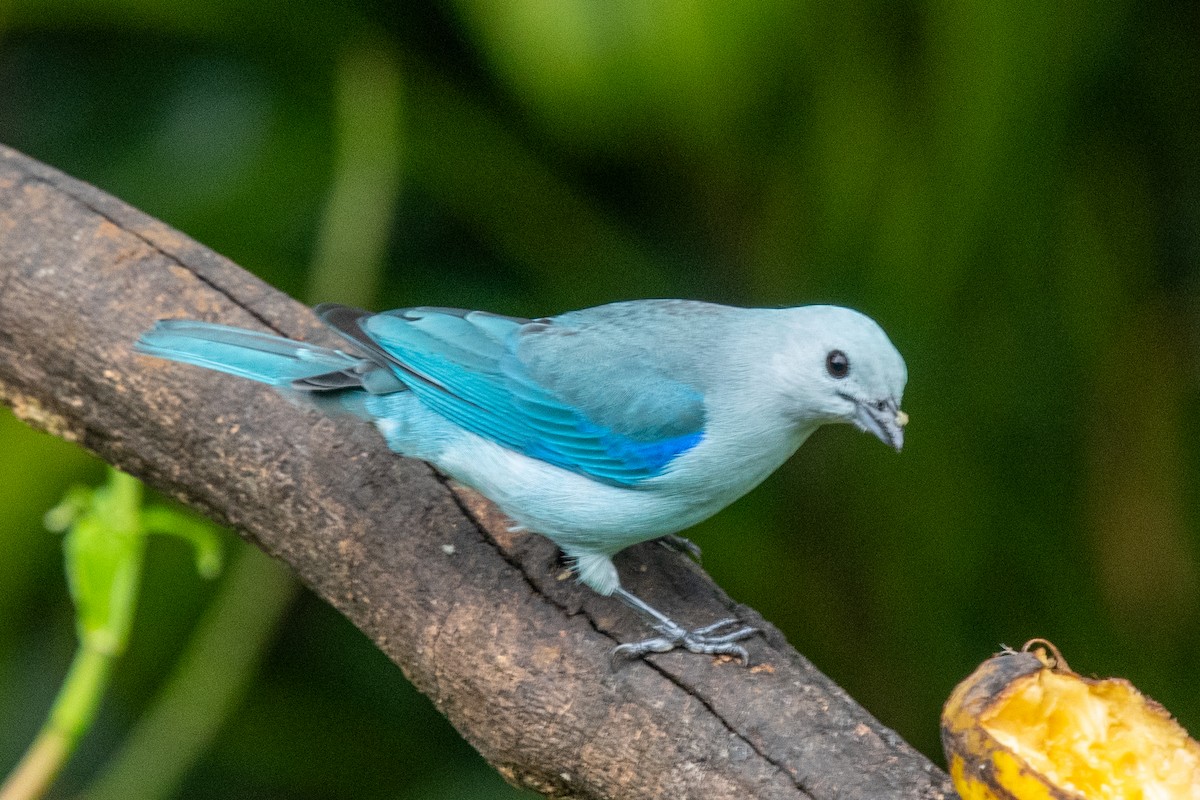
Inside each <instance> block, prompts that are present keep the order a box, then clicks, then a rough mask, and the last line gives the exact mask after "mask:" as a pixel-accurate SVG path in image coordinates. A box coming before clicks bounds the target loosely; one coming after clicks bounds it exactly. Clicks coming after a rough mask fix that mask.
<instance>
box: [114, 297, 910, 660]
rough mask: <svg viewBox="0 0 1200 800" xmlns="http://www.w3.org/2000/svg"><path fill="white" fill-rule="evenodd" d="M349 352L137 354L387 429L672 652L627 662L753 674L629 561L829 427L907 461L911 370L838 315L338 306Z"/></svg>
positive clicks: (150, 350)
mask: <svg viewBox="0 0 1200 800" xmlns="http://www.w3.org/2000/svg"><path fill="white" fill-rule="evenodd" d="M315 312H316V314H317V316H318V317H319V318H320V319H321V320H322V321H323V322H324V323H325V324H326V325H327V326H328V327H329V328H330V329H332V330H333V331H335V332H336V333H337V334H338V335H340V336H341V337H342V341H343V342H344V346H343V347H341V348H331V347H324V346H319V345H316V344H311V343H307V342H303V341H297V340H293V339H288V338H284V337H281V336H276V335H273V334H268V333H263V332H259V331H255V330H248V329H242V328H236V327H230V326H227V325H221V324H217V323H213V322H205V321H197V320H187V319H167V320H159V321H158V322H157V323H156V324H155V326H154V327H153V328H151V329H150V330H148V331H146V332H145V333H144V334H142V336H141V337H140V338H139V339H138V340H137V342H136V343H135V345H134V347H135V350H136V351H138V352H140V353H143V354H147V355H151V356H156V357H159V358H164V359H169V360H173V361H177V362H183V363H185V364H191V365H194V366H199V367H205V368H207V369H211V370H216V371H218V372H223V373H227V374H230V375H234V376H238V377H241V378H248V379H251V380H254V381H259V382H261V383H265V384H269V385H270V386H272V387H274V388H275V389H277V390H279V391H281V392H283V393H285V394H287V395H289V396H291V397H293V398H299V399H300V400H301V401H302V402H308V403H311V404H313V405H316V406H317V407H318V408H320V409H322V410H324V411H326V412H328V413H341V414H351V415H354V416H356V417H359V418H361V419H364V420H367V421H370V422H371V423H373V424H374V426H375V427H376V429H377V430H378V431H379V433H380V434H381V435H382V437H383V439H384V440H385V441H386V443H387V445H388V447H389V448H390V449H391V450H393V451H395V452H396V453H398V454H401V455H404V456H408V457H412V458H418V459H422V460H424V461H427V462H429V463H431V464H432V465H434V466H435V467H436V468H437V469H438V470H439V471H441V472H442V473H444V474H446V475H448V476H450V477H451V478H453V479H455V480H457V481H459V482H461V483H463V484H466V485H467V486H470V487H472V488H474V489H475V490H477V491H479V492H480V493H481V494H483V495H484V496H485V497H487V498H489V499H490V500H491V501H492V502H493V503H495V504H496V505H497V506H498V507H499V508H500V510H501V511H502V512H504V513H505V514H506V515H507V516H508V517H509V518H510V519H511V520H512V521H513V522H514V524H515V526H516V527H517V528H519V529H520V528H523V529H527V530H529V531H532V532H534V533H537V534H540V535H542V536H545V537H546V538H548V539H550V540H551V541H552V542H553V543H554V544H555V545H557V546H558V548H559V549H560V550H561V551H562V552H563V554H564V555H565V556H566V557H567V559H568V560H569V563H571V564H572V566H573V569H574V571H575V574H576V575H577V578H578V580H579V582H581V583H583V584H584V585H586V586H588V587H590V588H591V589H593V590H594V591H596V592H598V593H599V594H601V595H605V596H613V597H616V598H617V599H619V600H620V601H622V602H624V603H625V604H627V605H628V606H630V607H631V608H633V609H634V610H635V611H636V612H638V613H639V614H641V615H642V616H643V617H644V618H645V620H646V621H647V622H648V624H649V626H650V628H651V629H652V630H653V632H654V635H652V636H650V637H648V638H646V639H644V640H641V641H637V642H629V643H624V644H620V645H618V646H617V647H616V648H615V649H614V650H613V651H612V657H613V658H614V659H615V658H618V657H625V658H631V659H633V658H641V657H644V656H646V655H649V654H651V653H665V652H669V651H671V650H673V649H676V648H683V649H685V650H687V651H690V652H693V653H700V654H706V655H729V656H733V657H736V658H739V659H740V660H741V661H742V663H744V664H748V663H749V660H750V659H749V655H748V653H747V651H746V649H745V647H744V646H743V645H742V644H741V642H742V641H744V640H745V639H747V638H749V637H751V636H753V635H754V634H756V633H758V632H759V631H758V630H757V629H755V628H753V627H750V626H746V625H743V624H742V623H741V622H739V621H738V620H737V619H722V620H719V621H717V622H715V623H712V624H710V625H705V626H703V627H699V628H695V629H690V630H689V629H687V628H685V627H684V626H682V625H680V624H678V623H676V622H675V621H674V620H673V619H671V618H670V617H669V616H668V615H667V614H665V613H664V612H662V611H660V610H658V609H656V608H654V607H653V606H651V605H650V604H649V603H647V602H645V601H644V600H642V599H641V598H639V597H637V596H636V595H634V594H633V593H632V592H629V591H628V590H626V589H625V588H624V587H623V586H622V585H621V581H620V578H619V576H618V573H617V569H616V567H615V566H614V564H613V556H614V555H616V554H617V553H618V552H620V551H621V550H624V549H625V548H627V547H629V546H631V545H633V544H636V543H638V542H643V541H649V540H653V539H664V540H665V541H667V542H669V543H673V545H674V546H677V547H680V548H683V549H689V550H691V549H693V546H692V545H691V543H690V542H688V541H687V540H686V539H683V538H681V537H679V536H677V534H679V533H680V532H681V531H683V530H685V529H687V528H689V527H691V526H693V525H695V524H696V523H698V522H700V521H702V520H704V519H707V518H708V517H710V516H712V515H713V514H715V513H717V512H718V511H720V510H721V509H723V508H724V507H725V506H727V505H729V504H730V503H732V502H733V501H734V500H736V499H738V498H739V497H741V496H742V495H744V494H746V493H747V492H749V491H750V490H751V489H753V488H754V487H755V486H757V485H758V484H759V483H760V482H762V481H763V480H764V479H765V478H766V477H767V476H768V475H770V474H771V473H772V472H774V471H775V470H776V469H777V468H778V467H779V466H780V465H782V464H783V463H784V462H785V461H786V460H787V459H788V458H790V457H791V455H792V454H793V453H795V451H796V450H797V449H799V447H800V446H801V445H802V444H803V443H804V441H805V440H806V439H807V438H808V437H809V436H810V435H811V434H812V433H813V432H814V431H815V430H816V429H817V428H819V427H821V426H822V425H826V424H831V423H848V424H850V425H852V426H854V427H856V428H858V429H860V430H861V431H864V432H867V433H870V434H873V435H874V436H876V437H877V438H878V439H879V440H880V441H882V442H883V443H884V444H886V445H888V446H890V447H892V448H894V449H895V450H896V451H899V450H901V448H902V447H903V444H904V426H905V425H906V423H907V422H908V416H907V414H905V413H904V412H903V411H902V410H900V404H901V400H902V396H903V393H904V388H905V385H906V383H907V380H908V370H907V367H906V365H905V362H904V359H903V357H901V355H900V353H899V351H898V350H897V349H896V347H895V346H894V345H893V344H892V342H891V340H890V339H889V338H888V336H887V334H886V333H884V331H883V329H882V328H881V327H880V326H879V325H878V324H877V323H876V322H875V321H874V320H872V319H871V318H870V317H868V316H866V315H865V314H862V313H860V312H858V311H855V310H852V309H849V308H845V307H841V306H834V305H806V306H794V307H785V308H741V307H734V306H727V305H720V304H716V303H709V302H703V301H699V300H677V299H653V300H627V301H621V302H614V303H609V304H607V305H600V306H596V307H592V308H585V309H582V310H578V311H569V312H566V313H562V314H558V315H556V316H551V317H540V318H531V319H530V318H523V317H514V316H506V315H502V314H495V313H490V312H487V311H472V310H465V309H456V308H442V307H435V306H425V307H412V308H401V309H396V310H392V311H384V312H380V313H372V312H369V311H364V310H362V309H358V308H352V307H349V306H344V305H338V304H333V303H325V304H322V305H319V306H317V307H316V308H315Z"/></svg>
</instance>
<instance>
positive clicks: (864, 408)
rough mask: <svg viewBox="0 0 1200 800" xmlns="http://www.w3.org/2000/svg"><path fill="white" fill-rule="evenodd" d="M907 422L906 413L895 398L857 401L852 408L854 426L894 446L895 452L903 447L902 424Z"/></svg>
mask: <svg viewBox="0 0 1200 800" xmlns="http://www.w3.org/2000/svg"><path fill="white" fill-rule="evenodd" d="M907 424H908V414H905V413H904V412H903V411H901V410H900V409H899V408H898V407H897V406H896V401H895V400H883V401H878V402H874V403H872V402H869V401H865V400H864V401H859V402H858V405H857V407H856V408H855V410H854V426H855V427H856V428H858V429H859V430H860V431H865V432H867V433H873V434H875V436H876V437H878V439H879V441H881V442H883V443H884V444H886V445H888V446H889V447H894V448H896V452H897V453H898V452H900V450H901V448H903V447H904V426H905V425H907Z"/></svg>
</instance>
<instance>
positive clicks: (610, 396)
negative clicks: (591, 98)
mask: <svg viewBox="0 0 1200 800" xmlns="http://www.w3.org/2000/svg"><path fill="white" fill-rule="evenodd" d="M321 311H322V318H323V319H325V320H326V321H327V322H329V323H330V325H331V326H333V327H335V328H337V329H338V330H340V331H342V332H343V334H344V335H347V336H349V337H350V338H351V339H353V340H354V341H355V342H356V343H357V344H358V345H359V346H360V347H363V348H364V349H366V350H368V352H371V353H372V354H373V355H374V356H375V357H376V358H382V359H384V360H386V362H387V363H388V364H389V365H391V367H392V369H393V371H394V372H395V374H396V375H397V376H398V377H399V378H400V379H401V380H402V381H403V382H404V383H405V384H406V385H407V386H408V388H409V389H411V390H412V391H413V393H414V394H416V395H417V397H418V398H419V399H420V400H421V401H422V402H423V403H424V404H425V405H426V406H427V407H429V408H430V409H432V410H434V411H436V412H437V413H438V414H441V415H442V416H443V417H446V418H447V419H449V420H451V421H452V422H454V423H455V424H457V425H460V426H461V427H463V428H465V429H467V430H469V431H471V432H473V433H475V434H478V435H480V436H484V437H486V438H488V439H491V440H492V441H495V442H497V443H499V444H502V445H504V446H505V447H508V448H511V449H513V450H516V451H517V452H520V453H524V454H525V455H528V456H531V457H533V458H537V459H540V460H542V461H546V462H549V463H551V464H555V465H557V466H560V467H563V468H565V469H569V470H573V471H575V472H578V473H581V474H584V475H587V476H588V477H591V478H594V479H596V480H600V481H603V482H606V483H610V484H615V485H621V486H631V485H634V484H637V483H639V482H641V481H643V480H645V479H647V478H650V477H653V476H655V475H658V474H660V473H661V472H662V471H663V470H664V469H665V468H666V466H667V465H668V464H669V463H670V462H671V461H672V460H674V459H675V458H676V457H677V456H679V455H680V454H682V453H683V452H685V451H687V450H689V449H691V448H692V447H694V446H695V445H696V444H697V443H698V442H699V441H700V439H701V437H702V435H703V428H704V402H703V398H702V396H701V395H700V393H699V392H698V391H696V390H695V389H694V388H692V387H690V386H688V385H686V384H684V383H681V382H679V381H676V380H672V379H670V378H668V377H666V376H665V375H663V374H662V372H661V371H660V370H659V369H657V368H656V367H655V365H654V363H653V359H651V358H649V357H647V356H646V355H645V354H644V353H639V352H628V348H625V351H624V352H621V351H619V349H618V348H615V347H613V346H610V345H607V344H606V343H605V341H604V338H605V337H604V336H603V331H599V332H597V331H589V330H588V328H587V326H574V325H564V324H556V323H555V322H554V320H536V321H535V320H527V319H520V318H514V317H505V316H500V315H496V314H489V313H487V312H482V311H461V310H457V309H445V308H409V309H400V310H398V311H389V312H387V313H384V314H375V315H364V314H363V313H362V312H357V311H351V310H347V309H339V308H337V307H324V308H323V309H322V310H321Z"/></svg>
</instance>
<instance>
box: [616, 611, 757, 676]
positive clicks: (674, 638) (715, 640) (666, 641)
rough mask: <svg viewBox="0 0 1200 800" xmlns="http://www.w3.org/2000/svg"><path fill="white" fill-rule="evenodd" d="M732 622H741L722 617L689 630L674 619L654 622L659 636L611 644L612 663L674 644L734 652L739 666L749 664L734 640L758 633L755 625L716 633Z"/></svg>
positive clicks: (703, 650) (697, 649)
mask: <svg viewBox="0 0 1200 800" xmlns="http://www.w3.org/2000/svg"><path fill="white" fill-rule="evenodd" d="M735 625H741V622H739V621H738V620H736V619H733V618H729V619H723V620H720V621H719V622H714V623H712V624H711V625H705V626H704V627H703V628H696V629H695V630H690V631H689V630H687V629H685V628H683V627H680V626H679V625H676V624H674V623H671V624H669V625H668V624H659V625H655V626H654V629H655V630H656V631H658V633H659V634H660V635H659V636H654V637H652V638H650V639H643V640H642V641H640V642H630V643H628V644H622V645H618V646H617V647H615V648H613V651H612V660H613V664H614V666H615V665H616V662H617V659H618V658H642V657H643V656H647V655H649V654H651V653H669V652H670V651H672V650H674V649H676V648H677V647H682V648H683V649H685V650H687V651H689V652H692V653H698V654H700V655H709V656H718V655H727V656H734V657H736V658H739V659H741V661H742V665H743V666H749V664H750V654H749V653H747V652H746V648H744V647H742V646H741V645H740V644H737V642H739V641H741V640H742V639H745V638H747V637H750V636H753V635H754V634H756V633H758V628H751V627H750V626H748V625H744V626H742V627H740V628H738V629H737V630H733V631H730V632H729V633H722V634H718V633H717V631H720V630H721V629H722V628H728V627H731V626H735Z"/></svg>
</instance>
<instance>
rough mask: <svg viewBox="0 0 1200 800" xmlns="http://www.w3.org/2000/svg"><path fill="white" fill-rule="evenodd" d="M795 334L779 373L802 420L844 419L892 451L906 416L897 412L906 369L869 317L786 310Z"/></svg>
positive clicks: (832, 309)
mask: <svg viewBox="0 0 1200 800" xmlns="http://www.w3.org/2000/svg"><path fill="white" fill-rule="evenodd" d="M790 312H791V314H792V318H793V331H794V338H793V339H792V341H791V346H790V347H789V348H788V350H789V352H788V353H787V356H786V360H785V361H783V362H780V363H779V366H780V367H782V370H781V372H784V373H786V374H782V375H781V376H780V377H781V378H782V380H783V382H784V383H785V385H786V388H787V392H788V395H789V397H790V399H791V402H792V403H793V404H794V405H793V408H794V409H795V411H794V413H795V414H796V416H797V418H798V419H800V420H803V421H808V422H811V421H820V422H848V423H850V424H851V425H854V426H855V427H856V428H858V429H859V430H861V431H866V432H869V433H873V434H875V436H877V437H878V438H879V440H880V441H882V442H883V443H884V444H886V445H889V446H891V447H894V448H895V449H896V450H897V451H898V450H900V448H901V447H903V446H904V426H905V424H906V423H907V422H908V415H907V414H905V413H904V412H903V411H901V410H900V401H901V399H902V398H903V395H904V385H905V383H906V382H907V381H908V369H907V367H905V365H904V359H903V358H902V357H901V356H900V353H899V352H898V351H897V350H896V348H895V346H894V345H893V344H892V342H891V340H889V339H888V337H887V334H886V333H884V332H883V329H882V328H880V327H879V325H878V324H876V322H875V321H874V320H873V319H871V318H870V317H868V316H866V315H864V314H860V313H859V312H857V311H853V310H851V309H848V308H841V307H839V306H804V307H802V308H796V309H790Z"/></svg>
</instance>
